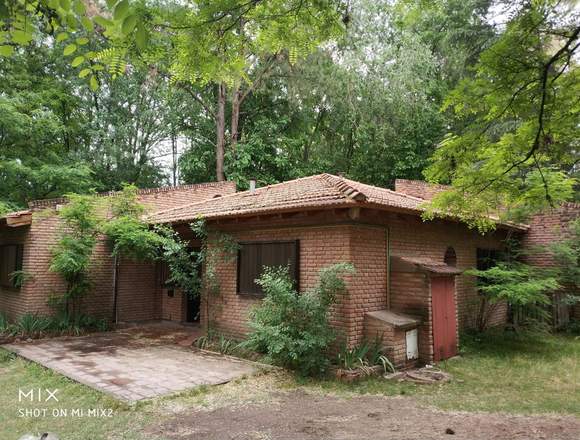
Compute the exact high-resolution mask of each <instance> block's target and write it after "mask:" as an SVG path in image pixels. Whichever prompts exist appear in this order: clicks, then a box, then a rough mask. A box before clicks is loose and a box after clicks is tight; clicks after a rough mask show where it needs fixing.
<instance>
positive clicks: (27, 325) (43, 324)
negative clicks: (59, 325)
mask: <svg viewBox="0 0 580 440" xmlns="http://www.w3.org/2000/svg"><path fill="white" fill-rule="evenodd" d="M50 324H51V318H49V317H46V316H39V315H37V314H35V313H26V314H24V315H22V316H21V317H20V318H19V319H18V321H17V322H16V328H15V330H16V333H18V334H21V335H22V336H30V337H37V336H40V335H41V334H43V333H44V332H46V331H47V330H49V329H50Z"/></svg>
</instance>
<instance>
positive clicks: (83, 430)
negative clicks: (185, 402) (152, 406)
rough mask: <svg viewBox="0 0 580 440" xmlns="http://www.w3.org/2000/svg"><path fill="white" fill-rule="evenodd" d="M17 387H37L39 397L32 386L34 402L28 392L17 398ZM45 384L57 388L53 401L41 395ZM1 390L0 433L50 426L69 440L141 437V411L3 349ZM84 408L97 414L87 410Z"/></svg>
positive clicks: (6, 435) (13, 435)
mask: <svg viewBox="0 0 580 440" xmlns="http://www.w3.org/2000/svg"><path fill="white" fill-rule="evenodd" d="M19 389H20V390H22V391H23V392H25V393H26V392H28V391H29V390H31V389H32V390H39V389H40V390H42V391H41V398H40V400H41V401H40V402H39V401H38V395H37V391H36V392H35V394H36V395H35V401H34V402H31V401H30V399H29V398H21V399H20V400H21V401H19ZM46 389H48V390H51V391H53V390H55V389H56V390H58V391H57V393H56V397H57V398H58V402H55V401H54V399H52V398H51V399H49V401H45V399H46V398H47V396H48V394H47V393H46V391H44V390H46ZM0 390H2V391H1V392H0V438H1V439H18V438H20V436H22V435H23V434H26V433H31V434H42V433H44V432H54V433H56V434H57V435H58V436H59V437H60V438H61V439H71V440H77V439H78V440H86V439H94V440H101V439H109V438H110V439H121V438H122V439H126V440H131V439H140V438H142V435H141V436H140V435H139V434H138V431H139V430H140V429H139V428H140V427H142V426H143V423H144V422H146V421H147V420H148V418H149V417H148V414H147V412H146V411H143V410H138V409H136V408H133V407H130V406H128V405H125V404H123V403H120V402H119V401H117V400H115V399H113V398H111V397H108V396H106V395H104V394H102V393H99V392H97V391H94V390H92V389H91V388H89V387H86V386H84V385H81V384H78V383H76V382H74V381H71V380H69V379H67V378H65V377H64V376H62V375H60V374H58V373H55V372H53V371H51V370H48V369H46V368H44V367H41V366H40V365H37V364H34V363H32V362H27V361H25V360H23V359H21V358H18V357H16V356H15V355H13V354H12V353H10V352H8V351H6V350H3V349H0ZM73 409H80V410H83V414H84V415H83V416H82V417H78V416H72V415H71V414H72V410H73ZM64 410H66V411H67V415H66V416H64V414H63V411H64ZM89 410H93V413H92V414H99V416H89V415H88V414H89V413H88V411H89ZM95 410H96V411H95ZM100 410H104V411H105V412H108V411H109V410H111V411H112V417H101V414H102V413H101V411H100ZM31 411H36V412H35V413H31ZM39 411H40V412H39ZM27 413H28V414H29V416H27Z"/></svg>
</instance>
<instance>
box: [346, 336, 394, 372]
mask: <svg viewBox="0 0 580 440" xmlns="http://www.w3.org/2000/svg"><path fill="white" fill-rule="evenodd" d="M382 342H383V338H382V337H378V336H377V337H376V338H375V340H374V341H373V342H372V343H368V342H367V341H363V342H362V343H361V344H360V345H357V346H355V347H353V348H348V347H347V346H346V344H345V345H344V346H343V347H342V349H341V350H340V351H339V352H338V355H337V365H338V366H339V367H340V368H344V369H346V370H354V369H356V368H365V367H374V366H375V365H381V366H382V367H383V370H384V371H385V373H386V372H387V371H391V372H394V371H395V367H394V365H393V363H392V362H391V361H390V360H389V358H388V357H387V356H385V355H384V354H383V352H382V346H383V344H382Z"/></svg>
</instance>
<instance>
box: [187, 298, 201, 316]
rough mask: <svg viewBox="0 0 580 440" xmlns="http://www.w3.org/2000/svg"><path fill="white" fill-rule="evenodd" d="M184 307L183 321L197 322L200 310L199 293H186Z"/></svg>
mask: <svg viewBox="0 0 580 440" xmlns="http://www.w3.org/2000/svg"><path fill="white" fill-rule="evenodd" d="M185 301H186V309H185V321H186V322H199V315H200V311H201V307H200V298H199V295H195V296H192V295H186V299H185Z"/></svg>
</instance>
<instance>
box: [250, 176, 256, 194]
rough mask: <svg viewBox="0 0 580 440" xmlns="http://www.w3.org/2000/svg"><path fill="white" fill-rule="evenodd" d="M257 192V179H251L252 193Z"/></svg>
mask: <svg viewBox="0 0 580 440" xmlns="http://www.w3.org/2000/svg"><path fill="white" fill-rule="evenodd" d="M255 192H256V179H250V194H254V193H255Z"/></svg>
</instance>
